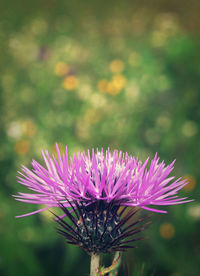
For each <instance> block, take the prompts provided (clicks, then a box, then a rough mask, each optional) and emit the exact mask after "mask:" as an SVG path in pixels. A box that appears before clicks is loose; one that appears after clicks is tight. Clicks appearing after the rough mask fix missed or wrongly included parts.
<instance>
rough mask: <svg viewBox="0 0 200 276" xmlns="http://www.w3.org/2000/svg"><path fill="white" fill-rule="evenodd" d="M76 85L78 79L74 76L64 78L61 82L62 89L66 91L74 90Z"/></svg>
mask: <svg viewBox="0 0 200 276" xmlns="http://www.w3.org/2000/svg"><path fill="white" fill-rule="evenodd" d="M77 85H78V79H77V78H76V76H74V75H70V76H67V77H65V79H64V81H63V87H64V89H66V90H74V89H76V88H77Z"/></svg>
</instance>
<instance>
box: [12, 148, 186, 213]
mask: <svg viewBox="0 0 200 276" xmlns="http://www.w3.org/2000/svg"><path fill="white" fill-rule="evenodd" d="M56 148H57V158H56V157H55V156H54V155H52V156H50V155H49V153H48V151H47V150H46V151H45V153H44V152H43V151H42V156H43V159H44V163H45V166H44V167H43V166H42V165H40V164H39V163H38V162H36V161H35V160H33V161H32V170H29V169H28V168H26V167H25V166H22V169H21V172H19V176H18V182H19V183H21V184H22V185H25V186H27V188H28V189H29V190H30V191H31V193H18V195H16V196H15V199H16V200H19V201H22V202H27V203H33V204H40V205H45V207H44V208H43V209H40V210H38V211H35V212H33V213H37V212H41V211H43V210H45V209H48V208H50V207H59V206H60V204H63V206H64V207H69V206H70V205H69V203H68V201H73V202H77V203H79V202H84V203H86V204H92V203H95V202H96V201H99V200H101V201H104V202H105V203H107V204H109V203H110V202H112V203H113V204H114V205H120V206H121V205H124V206H139V207H141V208H144V209H147V210H151V211H155V212H162V213H165V212H166V211H163V210H158V209H155V208H152V207H150V206H151V205H156V206H157V205H175V204H182V203H186V202H190V201H191V200H186V198H185V197H184V198H179V197H178V196H177V193H178V191H179V190H180V189H182V188H183V187H184V186H185V185H186V184H187V181H186V180H183V179H181V178H179V179H177V180H175V179H174V178H175V177H174V176H171V177H169V174H170V173H171V172H172V170H173V165H174V162H175V161H173V162H172V163H171V164H169V165H168V166H165V163H164V161H162V162H159V158H158V157H157V154H156V155H155V157H154V159H153V160H152V161H150V165H149V166H148V162H149V158H147V160H146V161H145V162H144V163H142V162H141V161H139V160H138V159H137V158H135V157H133V156H131V155H128V154H127V153H123V152H122V151H120V152H118V151H117V150H114V151H113V153H111V152H110V150H109V149H107V151H106V152H105V154H104V152H103V149H102V150H101V151H99V150H98V149H97V151H96V152H95V151H94V150H92V152H90V151H89V150H88V152H87V153H85V152H83V153H78V154H77V155H73V156H72V157H70V158H68V151H67V147H66V151H65V153H63V154H62V155H61V153H60V151H59V148H58V146H56ZM66 199H67V200H66ZM33 213H29V214H26V215H30V214H33ZM22 216H24V215H22Z"/></svg>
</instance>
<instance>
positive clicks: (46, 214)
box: [39, 207, 56, 221]
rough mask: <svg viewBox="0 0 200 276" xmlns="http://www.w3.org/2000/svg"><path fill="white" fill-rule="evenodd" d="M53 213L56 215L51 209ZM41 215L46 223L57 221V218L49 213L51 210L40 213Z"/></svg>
mask: <svg viewBox="0 0 200 276" xmlns="http://www.w3.org/2000/svg"><path fill="white" fill-rule="evenodd" d="M41 208H42V207H41ZM51 211H52V212H54V213H56V212H55V211H54V210H53V208H51ZM39 214H40V216H41V218H42V219H43V220H44V221H52V220H53V219H55V216H54V215H53V214H52V213H51V212H49V210H45V211H43V212H40V213H39Z"/></svg>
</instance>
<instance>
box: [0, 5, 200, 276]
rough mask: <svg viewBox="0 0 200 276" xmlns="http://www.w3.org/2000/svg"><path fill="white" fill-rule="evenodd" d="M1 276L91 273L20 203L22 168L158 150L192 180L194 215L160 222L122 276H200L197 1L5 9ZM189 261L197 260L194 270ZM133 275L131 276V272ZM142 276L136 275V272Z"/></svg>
mask: <svg viewBox="0 0 200 276" xmlns="http://www.w3.org/2000/svg"><path fill="white" fill-rule="evenodd" d="M0 5H1V8H0V16H1V17H0V18H1V19H0V41H1V43H0V58H1V64H0V73H1V74H0V79H1V88H0V89H1V91H0V92H1V93H0V107H1V116H0V130H1V138H0V139H1V151H0V164H1V170H0V179H1V189H0V202H1V209H0V220H1V228H0V274H1V275H5V276H11V275H21V276H22V275H55V273H56V274H57V275H64V274H65V275H71V274H72V273H73V274H74V275H88V268H89V257H88V256H87V255H86V254H84V253H83V252H80V250H79V249H76V248H74V247H72V246H69V245H67V246H66V244H65V242H64V241H63V239H62V238H61V237H59V236H58V235H57V234H56V233H55V229H54V227H55V224H54V223H53V222H52V218H51V217H50V216H49V214H48V212H46V213H44V214H39V215H35V216H31V217H27V218H24V219H17V220H16V219H15V218H14V216H15V215H19V214H23V213H27V212H29V211H32V210H35V208H37V207H36V206H29V205H28V204H23V203H18V202H16V201H14V200H13V198H12V197H11V195H12V194H16V193H17V192H18V191H19V190H20V191H22V190H25V189H24V188H23V187H21V185H20V184H17V183H16V171H17V170H18V169H19V168H20V164H21V163H23V164H25V165H28V166H29V164H30V161H31V160H32V158H34V159H37V160H38V161H41V155H40V150H41V149H42V148H47V149H48V150H49V151H51V152H54V151H55V142H58V143H59V145H60V147H62V146H65V145H66V144H67V145H68V148H69V151H70V153H71V154H72V153H73V152H77V151H78V150H86V149H87V148H92V147H99V148H101V147H105V148H106V147H108V146H109V147H110V148H111V149H114V148H117V149H122V150H124V151H128V152H130V153H132V154H134V155H136V156H138V157H139V158H141V159H143V160H144V158H145V157H146V156H148V155H150V156H151V157H152V156H153V155H154V154H155V152H158V153H159V156H160V157H161V159H164V160H166V163H167V162H170V161H172V160H173V159H174V158H176V159H177V162H176V166H175V168H176V169H175V174H176V176H177V177H179V176H182V175H184V176H185V177H187V178H189V180H190V181H189V185H188V186H187V187H186V188H185V189H184V191H182V192H181V194H182V195H184V196H185V195H186V196H190V197H191V198H195V202H194V203H192V204H188V205H183V206H176V207H169V208H166V209H167V210H168V211H169V214H168V215H155V216H153V226H152V228H151V229H149V230H148V231H147V232H148V233H146V234H147V235H148V236H149V237H150V238H149V239H148V240H146V241H143V242H140V243H138V247H139V248H138V249H137V250H132V251H131V250H130V251H129V252H128V253H126V255H125V256H124V266H123V267H122V268H121V270H122V271H121V275H125V274H126V272H125V271H126V270H127V271H130V275H135V274H134V273H137V272H136V271H140V268H141V266H142V264H143V263H144V273H146V274H145V275H163V276H165V275H166V276H187V275H188V276H198V275H199V272H200V269H199V262H200V251H199V248H200V239H199V222H200V206H199V193H200V188H199V186H198V185H197V184H198V181H199V154H200V139H199V122H200V120H199V118H200V116H199V115H200V109H199V102H200V93H199V90H200V82H199V79H200V70H199V63H200V54H199V46H200V40H199V33H198V30H199V25H200V24H199V23H200V21H199V15H198V7H199V2H197V1H191V3H190V7H189V8H188V4H187V2H186V1H181V2H180V1H178V0H176V1H174V2H173V3H169V2H168V1H159V2H158V1H144V2H141V1H135V2H134V3H133V2H132V1H109V2H105V1H104V2H102V1H101V2H100V1H99V2H98V1H97V2H94V1H86V2H81V1H74V2H69V1H59V2H56V1H47V0H46V1H31V2H27V1H19V2H14V1H11V0H9V1H1V3H0ZM186 260H187V261H186ZM127 273H128V272H127ZM137 275H138V274H137Z"/></svg>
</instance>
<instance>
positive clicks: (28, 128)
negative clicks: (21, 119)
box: [23, 120, 36, 137]
mask: <svg viewBox="0 0 200 276" xmlns="http://www.w3.org/2000/svg"><path fill="white" fill-rule="evenodd" d="M35 133H36V125H35V123H34V122H33V121H32V120H28V121H26V122H25V123H24V125H23V134H24V135H26V136H27V137H33V136H34V135H35Z"/></svg>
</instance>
